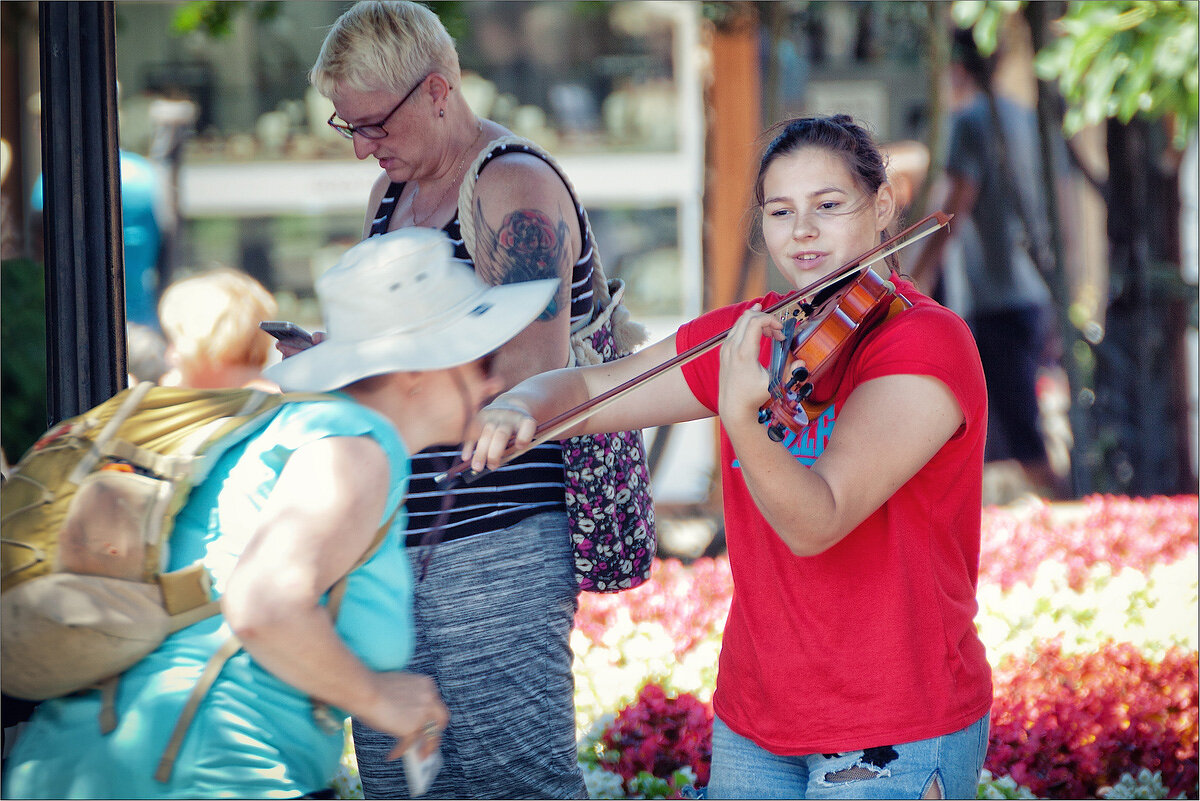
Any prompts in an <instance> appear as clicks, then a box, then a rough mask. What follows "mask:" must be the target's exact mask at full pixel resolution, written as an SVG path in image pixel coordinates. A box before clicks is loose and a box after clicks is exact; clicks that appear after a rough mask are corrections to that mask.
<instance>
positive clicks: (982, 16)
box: [953, 0, 1200, 149]
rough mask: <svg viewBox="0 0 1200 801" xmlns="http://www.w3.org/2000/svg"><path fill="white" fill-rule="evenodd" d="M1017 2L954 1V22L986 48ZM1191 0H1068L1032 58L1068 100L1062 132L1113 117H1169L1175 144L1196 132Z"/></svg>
mask: <svg viewBox="0 0 1200 801" xmlns="http://www.w3.org/2000/svg"><path fill="white" fill-rule="evenodd" d="M1022 5H1023V3H1022V2H1016V1H1015V0H979V1H975V2H964V0H959V1H958V2H955V3H954V9H953V15H954V20H955V22H956V23H957V24H958V25H959V26H960V27H963V28H967V27H970V28H971V29H972V33H973V34H974V36H975V41H976V42H977V43H978V44H979V46H980V49H981V50H982V51H983V52H985V53H989V52H991V51H992V50H994V49H995V47H996V39H997V36H998V33H999V30H1000V27H1001V24H1002V23H1003V21H1004V18H1005V17H1006V16H1007V15H1008V14H1011V13H1013V12H1014V11H1016V10H1017V9H1019V8H1020V7H1021V6H1022ZM1197 6H1198V3H1196V2H1195V1H1194V0H1174V1H1172V0H1111V1H1110V0H1105V1H1104V2H1080V1H1079V0H1073V2H1070V3H1068V4H1067V6H1066V13H1065V14H1063V16H1062V17H1061V18H1060V19H1058V20H1057V22H1056V23H1055V33H1056V34H1057V35H1056V37H1055V38H1054V40H1053V42H1052V43H1051V44H1050V45H1049V46H1047V47H1045V48H1043V49H1042V50H1041V51H1040V52H1039V53H1038V54H1037V58H1036V60H1035V62H1034V66H1035V68H1036V70H1037V74H1038V77H1039V78H1042V79H1043V80H1048V81H1057V82H1058V88H1059V91H1060V92H1061V93H1062V96H1063V98H1064V99H1065V100H1066V102H1067V109H1066V114H1065V116H1064V120H1063V127H1064V130H1065V132H1066V133H1067V135H1072V134H1074V133H1076V132H1078V131H1080V130H1081V129H1083V128H1085V127H1087V126H1089V125H1094V124H1096V123H1099V122H1103V121H1104V120H1105V119H1108V118H1114V119H1117V120H1118V121H1120V122H1122V123H1128V122H1129V121H1130V120H1132V119H1133V118H1134V116H1143V117H1145V118H1147V119H1159V118H1162V117H1169V118H1171V119H1172V121H1173V123H1174V125H1173V129H1172V130H1173V132H1174V137H1175V141H1174V144H1175V146H1176V147H1178V148H1180V149H1182V148H1183V146H1184V144H1185V143H1186V142H1187V138H1188V136H1189V135H1190V134H1191V133H1192V132H1193V131H1194V130H1195V129H1196V125H1197V110H1198V103H1197V97H1198V91H1197V60H1198V44H1197V42H1198V38H1200V35H1198V34H1200V27H1198V21H1197Z"/></svg>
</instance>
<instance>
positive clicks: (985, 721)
mask: <svg viewBox="0 0 1200 801" xmlns="http://www.w3.org/2000/svg"><path fill="white" fill-rule="evenodd" d="M990 726H991V715H990V714H987V715H984V716H983V717H982V718H980V719H979V720H977V721H975V722H974V723H972V724H971V725H969V726H967V727H966V728H964V729H960V730H958V731H956V732H952V733H950V734H946V735H943V736H941V737H933V738H930V739H928V740H917V741H916V742H911V743H901V744H899V745H893V746H883V747H880V748H868V749H866V750H859V751H847V752H845V753H841V754H806V755H804V756H779V755H777V754H773V753H771V752H770V751H767V750H766V749H764V748H762V747H760V746H758V745H756V744H755V743H754V742H753V741H752V740H749V739H747V738H745V737H742V736H741V735H739V734H736V733H734V732H733V731H732V730H730V728H729V727H728V726H726V725H725V724H724V723H723V722H722V721H721V719H720V718H715V719H714V720H713V751H712V777H711V779H710V780H709V783H708V789H707V792H706V796H707V797H708V798H924V797H933V798H974V797H975V794H976V790H977V788H978V786H979V771H980V770H981V769H982V768H983V760H984V757H985V756H986V755H987V746H988V730H989V728H990ZM935 785H936V786H935Z"/></svg>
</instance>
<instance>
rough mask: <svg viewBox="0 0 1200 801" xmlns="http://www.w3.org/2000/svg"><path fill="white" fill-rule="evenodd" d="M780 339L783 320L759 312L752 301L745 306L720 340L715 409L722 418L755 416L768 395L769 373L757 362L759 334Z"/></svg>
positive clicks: (760, 308) (759, 307)
mask: <svg viewBox="0 0 1200 801" xmlns="http://www.w3.org/2000/svg"><path fill="white" fill-rule="evenodd" d="M765 336H768V337H771V338H772V339H775V340H782V339H783V324H782V323H781V322H779V319H778V318H777V317H775V316H774V315H771V314H764V313H763V312H762V304H759V303H755V304H754V305H753V306H751V307H750V308H749V309H747V310H746V312H745V313H744V314H742V316H741V317H739V318H738V321H737V322H736V323H734V325H733V328H731V329H730V330H729V334H728V335H727V336H726V337H725V341H724V342H722V343H721V390H720V395H719V396H718V400H717V404H718V409H717V410H718V413H719V414H720V416H721V418H722V419H731V420H732V419H740V418H744V417H745V416H747V415H749V416H751V417H753V418H754V419H757V417H758V410H759V408H760V407H761V406H762V405H763V404H764V403H766V402H767V400H768V399H769V398H770V397H771V391H770V386H769V384H770V379H771V377H770V374H769V373H768V372H767V369H766V368H765V367H763V366H762V364H761V363H760V362H759V354H760V353H761V352H762V340H763V337H765Z"/></svg>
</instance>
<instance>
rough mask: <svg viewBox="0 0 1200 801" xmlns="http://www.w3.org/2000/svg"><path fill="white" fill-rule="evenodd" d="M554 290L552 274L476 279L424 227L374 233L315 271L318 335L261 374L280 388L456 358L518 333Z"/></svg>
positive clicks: (439, 365)
mask: <svg viewBox="0 0 1200 801" xmlns="http://www.w3.org/2000/svg"><path fill="white" fill-rule="evenodd" d="M557 288H558V279H557V278H546V279H542V280H538V281H523V282H521V283H516V284H501V285H500V286H491V285H489V284H486V283H484V282H483V281H482V280H480V278H479V277H478V276H476V275H475V272H474V270H472V269H471V268H470V267H469V266H467V265H466V264H463V263H462V262H460V261H457V260H456V259H455V258H454V248H453V246H452V244H451V242H450V238H449V237H448V236H446V234H445V233H444V232H443V231H439V230H435V229H433V228H402V229H400V230H398V231H393V232H392V233H389V234H383V235H382V236H374V237H371V238H370V239H366V240H363V241H362V242H359V243H358V244H357V245H355V246H354V247H352V248H350V249H349V250H348V251H346V252H345V254H343V255H342V257H341V259H339V260H338V262H337V264H335V265H334V266H333V267H330V268H329V270H328V271H327V272H326V273H325V274H324V275H322V276H321V277H320V278H318V279H317V282H316V291H317V300H318V301H319V302H320V305H321V315H322V318H323V319H324V325H325V332H326V338H325V339H324V340H322V341H321V342H320V343H319V344H317V345H313V346H312V347H310V348H308V349H306V350H304V351H301V352H300V353H297V354H296V355H294V356H290V357H288V358H286V359H284V360H283V361H281V362H279V363H278V364H274V365H271V366H270V367H268V368H267V369H266V370H265V371H264V375H266V377H267V378H269V379H271V380H272V381H274V382H275V383H277V384H279V386H280V387H282V388H283V389H285V390H301V391H309V392H326V391H328V390H332V389H337V388H338V387H344V386H346V385H347V384H351V383H353V382H355V381H357V380H359V379H361V378H366V377H367V376H372V375H380V374H382V373H391V372H416V371H421V370H439V369H443V368H447V367H454V366H456V365H460V364H466V363H468V362H472V361H474V360H475V359H478V358H480V357H481V356H484V355H486V354H488V353H490V352H491V351H493V350H495V349H497V348H499V347H500V346H501V345H503V344H504V343H505V342H507V341H508V340H510V339H512V338H513V337H514V336H516V335H517V334H518V333H520V332H521V331H522V330H523V329H524V328H525V327H526V326H527V325H529V323H531V322H532V321H533V320H534V318H536V317H537V316H538V315H539V314H541V313H542V312H543V311H545V309H546V307H547V306H548V305H549V303H550V301H551V299H552V298H553V297H554V292H555V290H556V289H557Z"/></svg>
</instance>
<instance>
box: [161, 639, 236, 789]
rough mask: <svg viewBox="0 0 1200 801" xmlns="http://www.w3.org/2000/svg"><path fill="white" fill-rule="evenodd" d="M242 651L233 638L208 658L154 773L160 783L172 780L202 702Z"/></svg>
mask: <svg viewBox="0 0 1200 801" xmlns="http://www.w3.org/2000/svg"><path fill="white" fill-rule="evenodd" d="M241 649H242V641H241V640H239V639H238V638H237V637H232V636H231V637H230V638H229V639H227V640H226V641H225V642H223V643H222V644H221V647H220V648H218V649H217V650H216V652H215V653H214V654H213V655H212V656H210V657H209V658H208V663H207V664H206V665H205V666H204V672H203V673H201V674H200V678H199V679H197V680H196V684H195V686H194V687H192V692H191V694H190V695H188V700H187V703H186V704H184V707H183V711H182V712H180V713H179V720H177V721H175V729H174V731H172V732H171V739H169V740H168V741H167V748H166V750H165V751H163V755H162V759H160V760H159V761H158V770H156V771H154V778H155V779H157V780H158V781H160V782H162V783H164V784H165V783H166V782H167V781H169V780H170V778H171V771H172V770H174V769H175V760H176V759H177V758H178V757H179V749H180V748H182V747H183V740H184V738H185V737H187V732H188V728H190V727H191V725H192V719H193V718H195V717H196V710H197V709H199V708H200V702H201V701H202V700H204V696H205V695H207V694H208V691H209V690H210V689H211V688H212V686H213V682H215V681H216V680H217V676H219V675H220V673H221V669H222V668H223V667H225V663H226V662H228V661H229V659H230V657H232V656H233V655H234V654H236V653H237V652H238V651H240V650H241Z"/></svg>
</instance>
